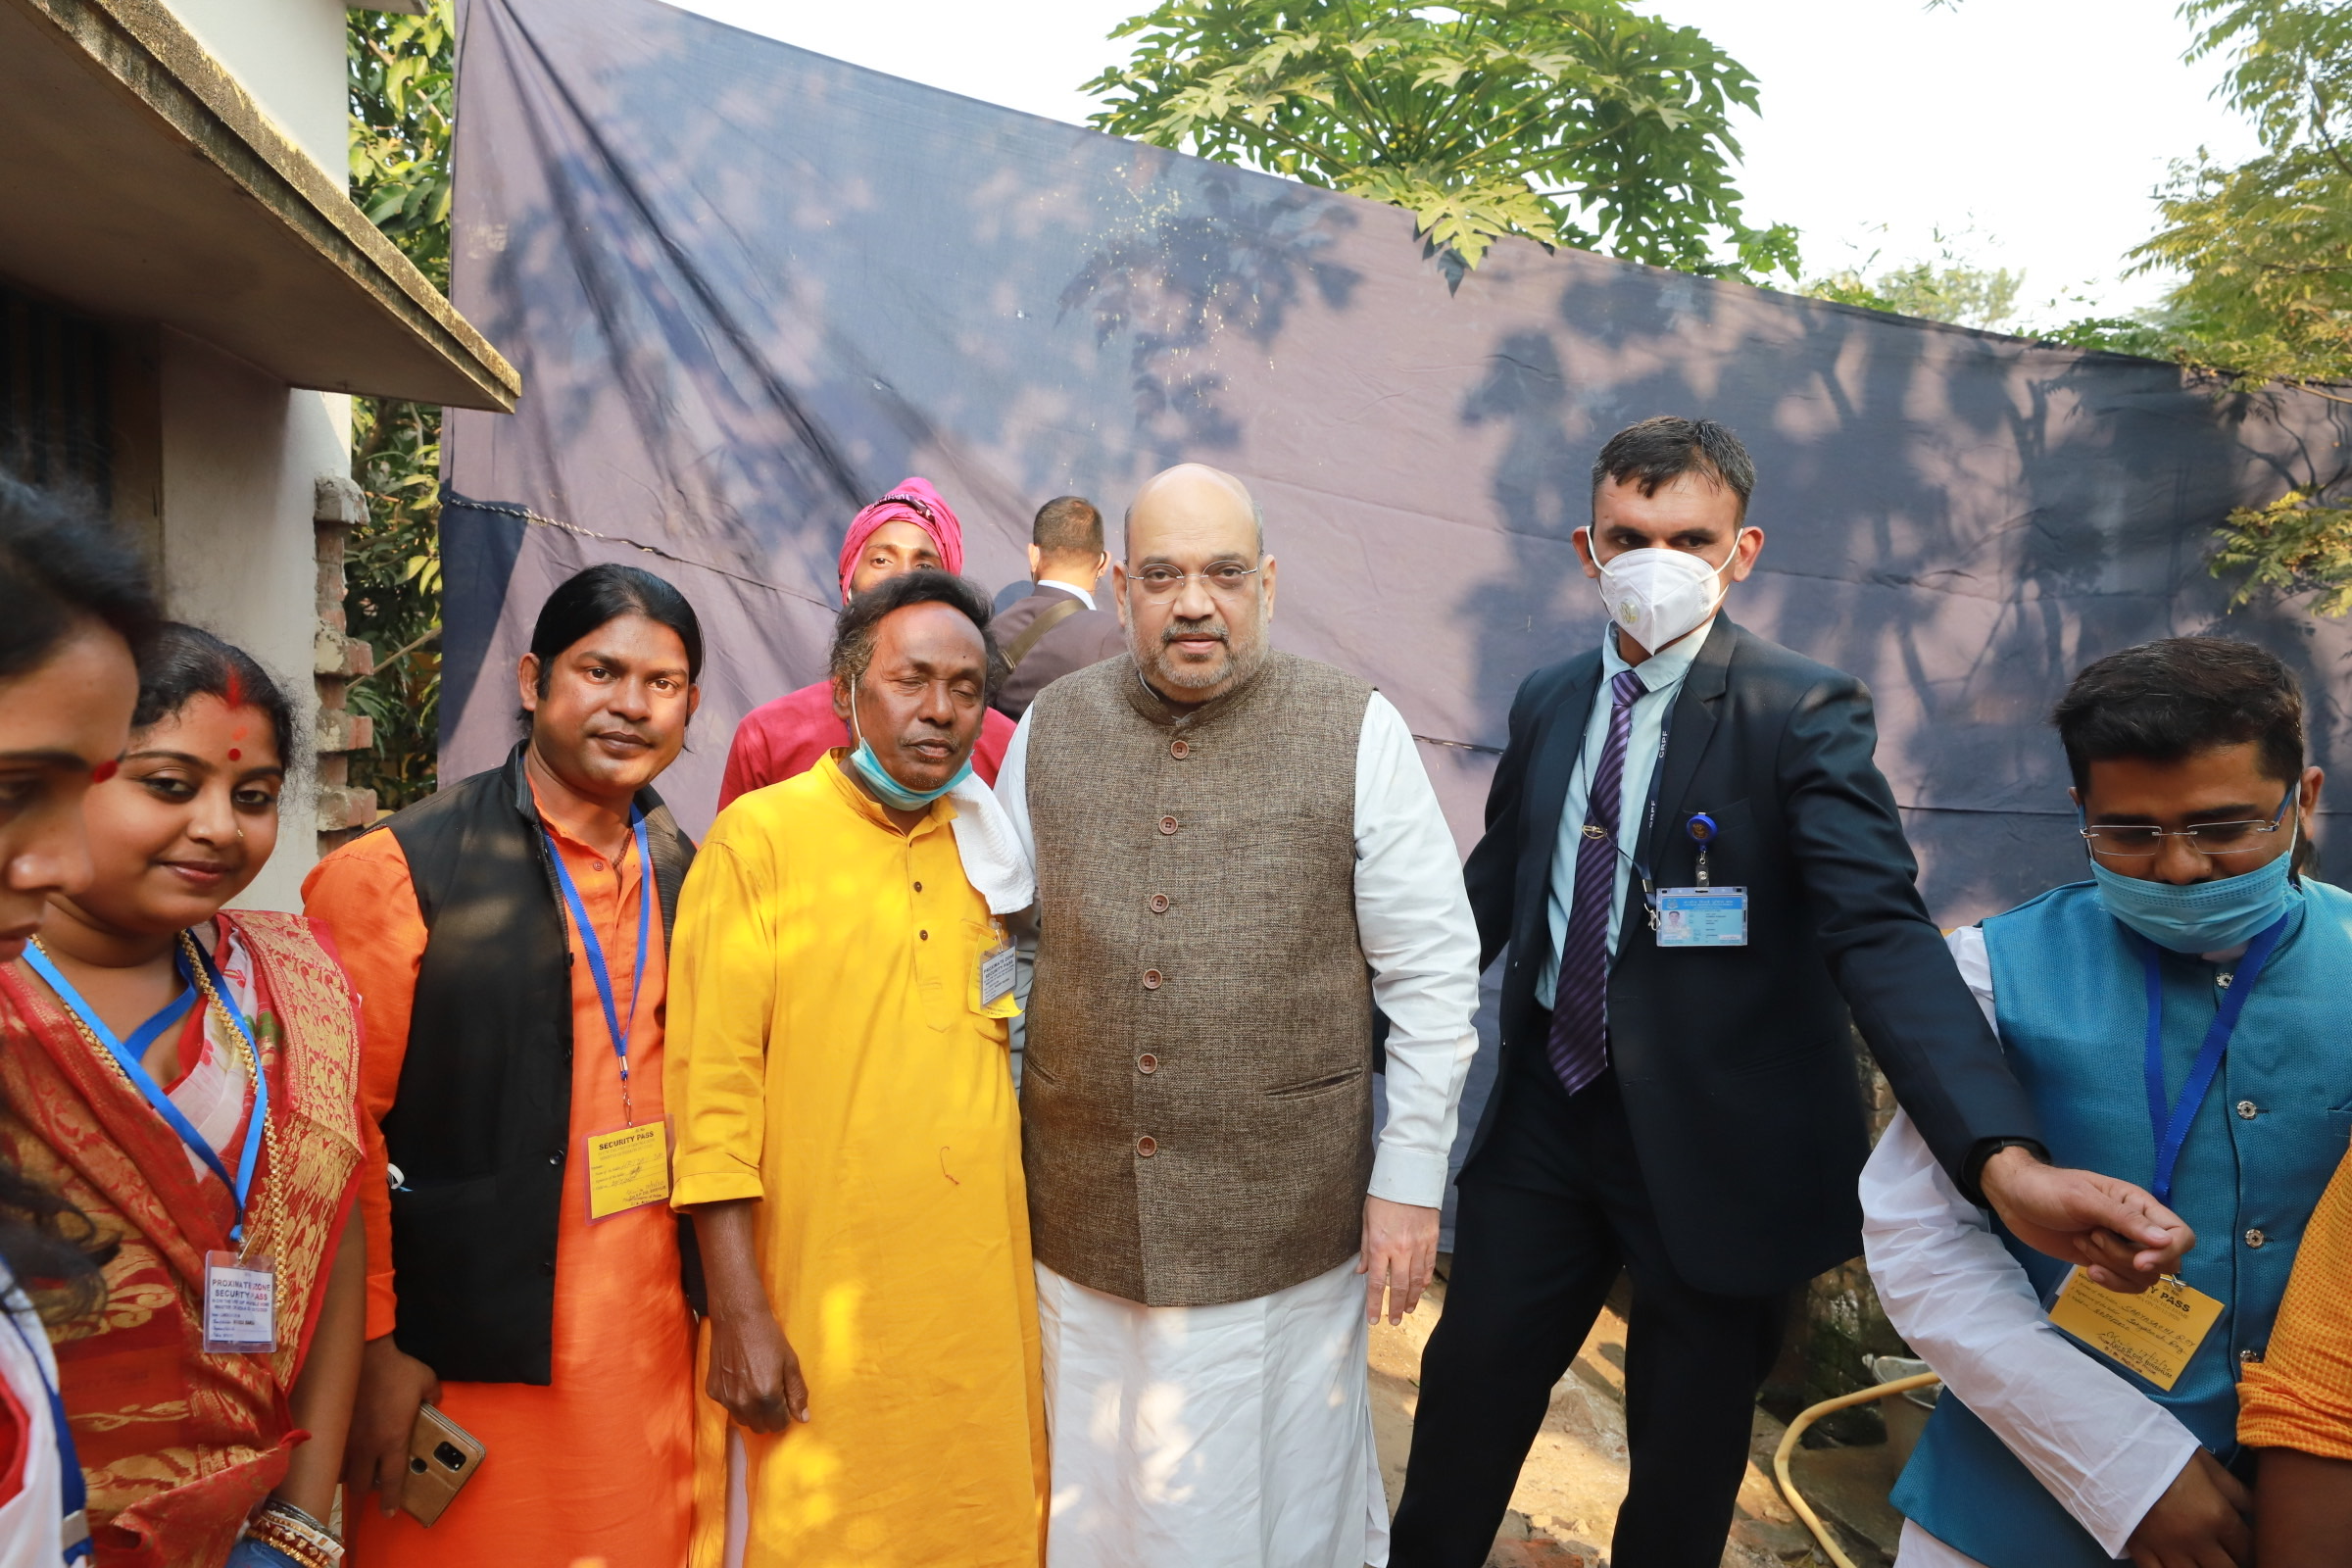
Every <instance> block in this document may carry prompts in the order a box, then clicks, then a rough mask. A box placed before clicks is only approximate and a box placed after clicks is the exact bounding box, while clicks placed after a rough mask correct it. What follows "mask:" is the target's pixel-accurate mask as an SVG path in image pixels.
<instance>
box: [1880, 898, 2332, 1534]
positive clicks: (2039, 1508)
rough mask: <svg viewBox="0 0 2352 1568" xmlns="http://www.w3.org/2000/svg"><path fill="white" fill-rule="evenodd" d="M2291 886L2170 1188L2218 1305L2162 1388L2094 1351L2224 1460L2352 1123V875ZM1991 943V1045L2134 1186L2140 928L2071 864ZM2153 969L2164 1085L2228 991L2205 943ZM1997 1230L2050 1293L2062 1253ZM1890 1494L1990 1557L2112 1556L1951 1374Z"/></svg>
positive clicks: (2196, 1275)
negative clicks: (2283, 921)
mask: <svg viewBox="0 0 2352 1568" xmlns="http://www.w3.org/2000/svg"><path fill="white" fill-rule="evenodd" d="M2288 900H2289V905H2288V925H2287V930H2286V934H2285V936H2284V937H2283V938H2282V939H2281V940H2280V942H2279V944H2278V949H2277V951H2276V952H2274V953H2273V954H2272V956H2271V960H2270V962H2269V963H2268V964H2267V965H2265V966H2264V968H2263V970H2262V974H2261V978H2260V980H2259V981H2258V982H2257V984H2256V986H2255V989H2254V992H2253V995H2252V996H2250V997H2249V998H2248V999H2247V1001H2246V1003H2245V1010H2244V1012H2243V1013H2242V1014H2241V1015H2240V1016H2239V1018H2238V1023H2237V1030H2236V1032H2235V1033H2234V1034H2233V1035H2231V1036H2230V1040H2229V1054H2228V1055H2227V1056H2226V1057H2225V1058H2224V1059H2223V1063H2222V1068H2221V1071H2220V1073H2219V1074H2218V1075H2217V1076H2216V1078H2215V1079H2214V1083H2213V1088H2212V1090H2211V1092H2209V1093H2208V1094H2207V1095H2206V1097H2205V1101H2204V1103H2203V1104H2202V1105H2200V1106H2199V1107H2198V1109H2197V1112H2196V1117H2195V1120H2193V1121H2192V1122H2191V1123H2190V1124H2189V1129H2188V1137H2187V1141H2186V1142H2185V1144H2184V1145H2183V1146H2182V1148H2181V1151H2180V1164H2179V1165H2178V1166H2177V1167H2176V1169H2175V1174H2174V1177H2173V1198H2172V1207H2173V1209H2174V1211H2175V1212H2176V1213H2178V1214H2180V1217H2181V1218H2182V1219H2184V1220H2186V1221H2187V1222H2188V1223H2189V1224H2190V1226H2192V1227H2193V1228H2194V1229H2195V1231H2196V1233H2197V1245H2196V1246H2195V1248H2194V1249H2192V1250H2190V1252H2189V1254H2188V1256H2187V1257H2186V1258H2184V1259H2182V1261H2181V1265H2180V1277H2181V1278H2182V1279H2183V1280H2185V1281H2186V1282H2187V1283H2188V1284H2190V1285H2192V1286H2194V1287H2196V1288H2197V1289H2198V1290H2200V1291H2203V1292H2204V1293H2205V1294H2206V1295H2208V1296H2211V1297H2214V1298H2215V1299H2218V1300H2220V1301H2221V1302H2222V1303H2223V1309H2222V1316H2221V1319H2220V1321H2218V1322H2217V1323H2215V1324H2214V1326H2213V1330H2212V1332H2211V1333H2209V1334H2208V1335H2206V1337H2205V1341H2204V1343H2203V1344H2202V1345H2200V1346H2199V1347H2198V1348H2197V1353H2196V1355H2195V1357H2194V1358H2193V1359H2192V1360H2191V1361H2190V1362H2189V1364H2188V1367H2187V1370H2185V1371H2184V1372H2182V1373H2181V1375H2180V1382H2179V1383H2178V1384H2176V1385H2175V1386H2174V1387H2173V1389H2172V1391H2171V1392H2170V1393H2166V1392H2165V1391H2163V1390H2161V1389H2159V1388H2157V1387H2156V1386H2155V1385H2154V1384H2152V1383H2149V1382H2147V1381H2145V1380H2144V1379H2142V1378H2140V1377H2138V1376H2136V1375H2135V1374H2133V1373H2131V1372H2129V1371H2126V1370H2124V1369H2123V1368H2122V1367H2121V1366H2118V1365H2117V1364H2116V1363H2114V1362H2112V1361H2108V1360H2106V1359H2105V1358H2104V1357H2099V1361H2100V1364H2101V1365H2102V1366H2105V1367H2107V1368H2108V1369H2109V1370H2110V1371H2112V1372H2114V1373H2115V1374H2116V1375H2117V1376H2119V1377H2121V1378H2123V1379H2124V1380H2125V1381H2126V1382H2128V1383H2131V1385H2132V1386H2133V1387H2135V1388H2137V1389H2138V1390H2139V1391H2140V1392H2141V1393H2142V1394H2145V1395H2146V1396H2147V1397H2149V1398H2151V1399H2154V1400H2155V1401H2156V1402H2157V1403H2159V1404H2161V1405H2163V1406H2164V1407H2165V1408H2166V1409H2168V1410H2170V1411H2172V1412H2173V1414H2174V1415H2176V1416H2178V1417H2179V1418H2180V1422H2181V1424H2182V1425H2184V1426H2186V1427H2187V1428H2188V1429H2189V1431H2190V1432H2192V1433H2194V1434H2195V1435H2196V1437H2197V1441H2199V1442H2200V1443H2202V1444H2204V1445H2205V1446H2206V1447H2208V1448H2210V1449H2212V1450H2213V1452H2214V1453H2215V1454H2216V1455H2217V1456H2218V1457H2220V1458H2221V1459H2222V1460H2224V1461H2225V1462H2229V1461H2231V1460H2233V1459H2234V1458H2235V1457H2236V1454H2237V1437H2236V1429H2237V1371H2238V1367H2239V1364H2240V1362H2241V1361H2245V1360H2252V1359H2254V1358H2255V1357H2257V1356H2259V1355H2260V1354H2261V1351H2262V1347H2263V1345H2264V1343H2265V1342H2266V1341H2267V1340H2268V1339H2269V1338H2270V1333H2271V1322H2272V1320H2273V1319H2274V1318H2275V1317H2277V1316H2278V1299H2279V1297H2280V1296H2281V1295H2283V1294H2284V1292H2285V1290H2286V1277H2287V1272H2288V1270H2289V1269H2290V1268H2291V1267H2292V1266H2293V1264H2294V1260H2295V1248H2296V1245H2297V1244H2298V1243H2299V1242H2300V1241H2301V1240H2302V1238H2303V1226H2304V1222H2305V1221H2306V1220H2307V1219H2308V1218H2309V1217H2310V1214H2311V1211H2312V1209H2313V1207H2314V1206H2315V1205H2317V1204H2318V1202H2319V1200H2320V1192H2321V1189H2323V1188H2324V1187H2326V1186H2327V1178H2328V1177H2329V1176H2330V1175H2331V1174H2333V1172H2334V1170H2335V1166H2336V1162H2337V1160H2338V1159H2340V1158H2341V1157H2342V1155H2343V1153H2344V1149H2345V1140H2346V1137H2347V1135H2348V1134H2352V893H2346V892H2345V891H2344V890H2342V889H2340V888H2335V887H2330V886H2328V885H2327V884H2326V883H2322V882H2305V883H2302V884H2301V885H2300V891H2297V890H2296V889H2295V888H2293V887H2290V889H2289V891H2288ZM2146 952H2147V949H2146V947H2145V946H2143V944H2142V943H2141V940H2140V939H2139V938H2138V937H2137V936H2135V935H2133V934H2132V933H2131V931H2129V930H2127V929H2126V928H2125V927H2124V926H2123V925H2121V924H2119V923H2118V922H2117V921H2116V920H2115V918H2114V917H2113V916H2111V915H2109V914H2108V913H2107V911H2106V909H2105V907H2102V906H2101V905H2100V903H2099V899H2098V893H2097V890H2096V887H2095V886H2094V884H2092V883H2088V882H2078V883H2075V884H2073V885H2071V886H2068V887H2062V888H2058V889H2055V890H2053V891H2052V892H2049V893H2045V894H2043V895H2042V896H2041V897H2040V898H2038V899H2035V900H2034V901H2033V902H2032V903H2030V904H2024V905H2020V906H2019V907H2017V908H2014V909H2012V910H2010V911H2009V912H2008V913H2007V914H2003V915H1997V916H1995V917H1994V918H1992V919H1990V920H1987V921H1985V953H1986V955H1987V956H1989V957H1990V959H1991V960H1992V991H1993V1010H1994V1014H1995V1021H1996V1022H1997V1024H1998V1026H1999V1030H2000V1036H2001V1045H2002V1047H2003V1048H2004V1049H2005V1051H2006V1052H2007V1054H2008V1057H2009V1063H2010V1065H2011V1067H2013V1068H2014V1069H2015V1070H2016V1072H2017V1076H2018V1080H2019V1082H2021V1083H2023V1084H2024V1085H2025V1088H2026V1092H2027V1093H2028V1094H2030V1095H2032V1096H2033V1097H2034V1105H2035V1106H2036V1107H2037V1108H2038V1109H2039V1111H2040V1112H2041V1120H2042V1128H2043V1134H2044V1137H2045V1139H2046V1141H2047V1142H2048V1144H2049V1148H2050V1157H2051V1158H2052V1159H2053V1160H2055V1161H2056V1162H2057V1163H2059V1164H2061V1165H2079V1166H2083V1167H2086V1168H2088V1169H2091V1170H2096V1171H2101V1172H2104V1173H2105V1174H2107V1175H2110V1176H2117V1177H2121V1178H2123V1179H2124V1180H2127V1181H2132V1182H2137V1183H2139V1184H2140V1185H2142V1186H2145V1185H2147V1183H2148V1181H2149V1179H2150V1177H2151V1176H2152V1175H2153V1174H2154V1171H2155V1163H2156V1134H2155V1131H2154V1129H2153V1128H2151V1127H2150V1126H2149V1115H2148V1096H2147V1090H2146V1087H2145V1081H2144V1074H2143V1065H2142V1063H2143V1054H2144V1052H2145V1048H2146V1035H2147V1007H2146V1004H2145V1002H2144V1000H2143V999H2144V998H2145V996H2146V990H2147V982H2146V970H2145V966H2144V965H2145V959H2144V954H2145V953H2146ZM2228 969H2229V965H2228V964H2223V965H2221V966H2220V972H2227V971H2228ZM2163 975H2164V1061H2165V1093H2166V1094H2167V1096H2168V1097H2171V1096H2178V1095H2179V1094H2180V1088H2181V1085H2182V1084H2183V1082H2185V1081H2186V1079H2187V1077H2188V1070H2189V1064H2190V1062H2191V1061H2193V1060H2194V1059H2195V1057H2196V1054H2197V1048H2198V1047H2199V1046H2200V1045H2201V1044H2203V1042H2204V1038H2205V1031H2206V1028H2207V1026H2208V1025H2210V1024H2211V1023H2212V1022H2213V1016H2214V1013H2215V1011H2216V1010H2217V1007H2218V1005H2219V998H2220V996H2221V994H2222V993H2221V988H2220V986H2219V984H2218V975H2217V968H2216V966H2215V965H2214V964H2212V963H2209V962H2206V961H2205V960H2203V959H2201V958H2193V957H2181V956H2177V955H2173V954H2166V955H2165V956H2164V958H2163ZM1995 1225H1996V1229H1997V1227H1998V1222H1997V1221H1996V1222H1995ZM2000 1236H2001V1240H2002V1243H2003V1244H2004V1245H2005V1246H2007V1248H2008V1249H2009V1250H2010V1252H2011V1253H2012V1254H2013V1255H2014V1256H2015V1257H2016V1258H2017V1260H2018V1262H2019V1263H2021V1264H2023V1265H2024V1267H2025V1270H2026V1273H2027V1274H2028V1276H2030V1277H2031V1278H2032V1280H2033V1282H2034V1289H2035V1290H2036V1291H2037V1292H2038V1293H2039V1294H2040V1296H2041V1299H2042V1304H2043V1305H2044V1306H2047V1305H2048V1304H2049V1302H2050V1300H2051V1299H2052V1298H2054V1297H2055V1296H2056V1295H2057V1292H2058V1287H2059V1285H2060V1284H2061V1283H2062V1282H2063V1281H2064V1279H2065V1276H2066V1271H2067V1269H2066V1265H2065V1264H2063V1263H2060V1262H2058V1261H2056V1260H2055V1259H2052V1258H2048V1257H2044V1256H2042V1255H2041V1254H2040V1253H2039V1252H2036V1251H2034V1250H2033V1249H2031V1248H2029V1247H2026V1246H2024V1245H2023V1244H2021V1243H2019V1242H2018V1241H2017V1240H2016V1239H2015V1238H2013V1237H2011V1236H2010V1235H2008V1233H2007V1232H2006V1231H2001V1232H2000ZM2082 1353H2083V1354H2085V1355H2095V1354H2096V1352H2095V1351H2091V1350H2088V1349H2085V1350H2083V1352H2082ZM1891 1500H1892V1501H1893V1503H1894V1505H1895V1507H1897V1508H1898V1509H1900V1510H1901V1511H1902V1512H1903V1513H1904V1514H1905V1515H1906V1516H1907V1517H1909V1518H1910V1519H1912V1520H1913V1521H1915V1522H1916V1523H1917V1524H1918V1525H1919V1527H1920V1528H1921V1529H1923V1530H1925V1531H1927V1532H1928V1533H1929V1534H1930V1535H1933V1536H1935V1537H1936V1539H1937V1540H1939V1541H1941V1542H1943V1543H1945V1544H1948V1545H1951V1546H1954V1547H1956V1548H1958V1549H1959V1550H1961V1551H1964V1552H1966V1553H1967V1554H1968V1555H1969V1556H1971V1557H1974V1558H1976V1559H1977V1560H1978V1561H1979V1562H1981V1563H1984V1564H1985V1565H1986V1568H2107V1565H2108V1564H2110V1563H2112V1562H2113V1561H2115V1560H2116V1559H2113V1558H2110V1557H2109V1556H2108V1555H2107V1553H2106V1552H2105V1551H2103V1550H2101V1549H2100V1548H2099V1545H2098V1543H2097V1542H2095V1541H2093V1540H2092V1539H2091V1536H2090V1534H2089V1532H2087V1531H2085V1530H2084V1529H2083V1528H2082V1526H2081V1525H2079V1524H2077V1523H2076V1522H2075V1520H2074V1517H2073V1516H2072V1515H2070V1514H2069V1513H2068V1512H2067V1511H2066V1510H2065V1508H2063V1507H2062V1506H2060V1505H2059V1503H2058V1500H2057V1499H2056V1498H2054V1497H2052V1496H2051V1495H2049V1493H2048V1492H2046V1491H2044V1490H2043V1489H2042V1487H2041V1485H2040V1483H2038V1482H2036V1481H2035V1480H2034V1477H2033V1474H2032V1472H2030V1471H2029V1470H2027V1469H2026V1467H2025V1466H2024V1465H2023V1464H2021V1463H2019V1462H2018V1460H2017V1458H2016V1457H2015V1456H2014V1455H2013V1454H2011V1453H2010V1451H2009V1450H2008V1448H2007V1447H2006V1446H2003V1445H2002V1443H2001V1441H2000V1439H1998V1438H1996V1437H1994V1436H1993V1434H1992V1431H1991V1429H1990V1428H1988V1427H1986V1426H1985V1423H1984V1422H1983V1421H1981V1420H1979V1419H1978V1418H1977V1416H1976V1414H1975V1413H1974V1412H1973V1411H1971V1410H1970V1409H1969V1408H1968V1407H1967V1406H1966V1405H1964V1404H1962V1403H1961V1402H1960V1401H1959V1400H1958V1399H1956V1398H1954V1397H1952V1396H1951V1394H1950V1393H1949V1392H1948V1391H1947V1392H1946V1393H1945V1394H1944V1396H1943V1397H1942V1398H1941V1399H1940V1400H1939V1401H1937V1403H1936V1414H1935V1416H1934V1418H1933V1419H1932V1420H1930V1421H1929V1423H1928V1429H1927V1432H1926V1434H1925V1436H1923V1437H1922V1438H1921V1439H1920V1443H1919V1447H1918V1449H1917V1450H1916V1451H1915V1452H1914V1453H1913V1455H1912V1458H1911V1462H1910V1464H1909V1465H1908V1466H1906V1467H1905V1468H1904V1470H1903V1474H1902V1479H1901V1480H1900V1481H1898V1482H1897V1483H1896V1484H1895V1489H1894V1494H1893V1497H1892V1499H1891Z"/></svg>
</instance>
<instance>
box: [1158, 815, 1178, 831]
mask: <svg viewBox="0 0 2352 1568" xmlns="http://www.w3.org/2000/svg"><path fill="white" fill-rule="evenodd" d="M1159 831H1160V832H1161V834H1163V835H1165V834H1170V833H1173V832H1175V831H1176V819H1175V818H1174V817H1172V816H1163V817H1161V818H1160V819H1159Z"/></svg>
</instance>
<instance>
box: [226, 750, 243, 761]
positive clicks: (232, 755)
mask: <svg viewBox="0 0 2352 1568" xmlns="http://www.w3.org/2000/svg"><path fill="white" fill-rule="evenodd" d="M244 755H245V754H244V753H243V752H241V751H239V750H237V749H236V748H235V747H234V746H231V747H230V748H229V749H228V760H230V761H232V762H233V761H235V760H237V759H238V758H240V757H243V756H244Z"/></svg>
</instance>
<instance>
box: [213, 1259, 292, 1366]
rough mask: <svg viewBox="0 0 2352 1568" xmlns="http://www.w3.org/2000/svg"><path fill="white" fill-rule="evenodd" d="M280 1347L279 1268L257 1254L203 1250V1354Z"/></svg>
mask: <svg viewBox="0 0 2352 1568" xmlns="http://www.w3.org/2000/svg"><path fill="white" fill-rule="evenodd" d="M276 1348H277V1268H276V1266H275V1265H274V1264H273V1263H272V1262H271V1261H270V1259H269V1258H268V1257H266V1256H263V1255H260V1254H258V1253H257V1254H253V1255H250V1256H246V1257H239V1256H238V1255H237V1254H236V1253H234V1252H207V1253H205V1254H204V1352H205V1354H207V1355H257V1354H265V1353H267V1352H270V1351H272V1350H275V1349H276Z"/></svg>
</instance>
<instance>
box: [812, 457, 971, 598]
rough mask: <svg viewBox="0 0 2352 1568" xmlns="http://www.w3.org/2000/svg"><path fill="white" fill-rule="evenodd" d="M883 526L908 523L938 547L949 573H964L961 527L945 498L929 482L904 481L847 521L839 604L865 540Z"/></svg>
mask: <svg viewBox="0 0 2352 1568" xmlns="http://www.w3.org/2000/svg"><path fill="white" fill-rule="evenodd" d="M886 522H911V523H913V524H914V525H915V526H916V527H917V528H920V529H922V530H923V532H925V533H927V534H929V535H930V536H931V542H932V543H933V544H936V545H937V546H939V559H940V562H941V564H944V565H945V566H946V567H947V568H948V570H950V571H952V572H960V571H962V570H963V524H962V523H960V522H958V521H956V514H955V513H954V512H953V511H951V510H950V509H949V507H948V503H947V498H946V497H944V496H942V495H941V494H940V493H939V492H938V491H937V490H935V489H933V488H932V485H931V481H930V480H928V479H916V478H906V479H901V480H900V481H899V482H898V483H897V484H895V485H892V486H891V488H890V494H888V495H886V496H884V497H883V498H882V499H881V500H879V501H877V502H875V503H874V504H873V505H872V506H870V507H867V508H866V509H865V510H864V511H862V512H860V513H858V515H857V516H856V517H854V518H852V519H851V521H850V536H849V537H848V538H847V539H844V540H843V541H842V542H841V602H842V603H843V604H845V605H846V604H848V603H849V602H850V579H851V578H852V577H854V576H856V575H857V572H858V555H859V554H860V553H861V552H862V551H863V550H864V549H865V542H866V540H868V539H870V538H872V537H873V533H874V530H875V529H876V528H879V527H881V526H882V525H883V524H884V523H886Z"/></svg>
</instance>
